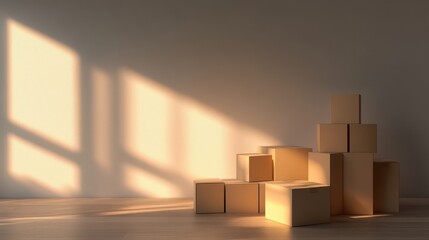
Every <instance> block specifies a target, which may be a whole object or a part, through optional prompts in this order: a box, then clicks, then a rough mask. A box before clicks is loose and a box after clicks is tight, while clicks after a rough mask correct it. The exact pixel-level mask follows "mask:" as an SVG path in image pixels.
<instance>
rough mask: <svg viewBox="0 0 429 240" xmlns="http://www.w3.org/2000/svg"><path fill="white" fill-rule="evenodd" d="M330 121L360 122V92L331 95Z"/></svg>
mask: <svg viewBox="0 0 429 240" xmlns="http://www.w3.org/2000/svg"><path fill="white" fill-rule="evenodd" d="M331 123H361V97H360V94H349V95H334V96H332V97H331Z"/></svg>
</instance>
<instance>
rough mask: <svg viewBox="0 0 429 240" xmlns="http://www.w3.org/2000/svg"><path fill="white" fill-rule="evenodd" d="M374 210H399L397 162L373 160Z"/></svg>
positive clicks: (382, 211) (385, 211) (381, 211)
mask: <svg viewBox="0 0 429 240" xmlns="http://www.w3.org/2000/svg"><path fill="white" fill-rule="evenodd" d="M374 211H375V212H380V213H396V212H399V163H398V162H395V161H376V162H374Z"/></svg>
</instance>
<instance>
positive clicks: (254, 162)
mask: <svg viewBox="0 0 429 240" xmlns="http://www.w3.org/2000/svg"><path fill="white" fill-rule="evenodd" d="M237 179H240V180H243V181H247V182H260V181H272V180H273V158H272V156H271V155H269V154H261V153H248V154H237Z"/></svg>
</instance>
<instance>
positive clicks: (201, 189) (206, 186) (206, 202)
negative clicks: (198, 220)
mask: <svg viewBox="0 0 429 240" xmlns="http://www.w3.org/2000/svg"><path fill="white" fill-rule="evenodd" d="M194 190H195V191H194V193H195V198H194V210H195V212H196V213H224V212H225V184H224V183H223V182H222V181H221V180H220V179H201V180H194Z"/></svg>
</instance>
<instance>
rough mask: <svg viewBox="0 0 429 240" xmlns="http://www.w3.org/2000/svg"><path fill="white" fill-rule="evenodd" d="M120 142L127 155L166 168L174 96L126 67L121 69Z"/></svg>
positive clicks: (170, 158) (169, 159)
mask: <svg viewBox="0 0 429 240" xmlns="http://www.w3.org/2000/svg"><path fill="white" fill-rule="evenodd" d="M121 79H122V84H123V85H122V86H123V87H122V90H123V93H122V96H123V98H124V99H123V111H124V112H123V114H122V116H123V118H122V119H123V125H122V127H123V144H124V148H125V149H126V150H127V151H128V153H130V154H131V155H133V156H135V157H138V158H140V159H142V160H144V161H146V162H149V163H150V164H151V165H153V166H155V167H158V168H168V167H171V164H172V163H173V162H174V161H175V160H176V158H177V156H174V155H173V152H172V151H173V134H174V129H173V123H174V121H176V119H175V118H174V116H173V112H172V110H173V104H174V99H173V95H172V93H171V92H169V91H168V90H167V89H165V88H164V87H162V86H160V85H159V84H157V83H155V82H154V81H152V80H150V79H148V78H146V77H144V76H142V75H139V74H137V73H135V72H132V71H130V70H124V71H122V72H121Z"/></svg>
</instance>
